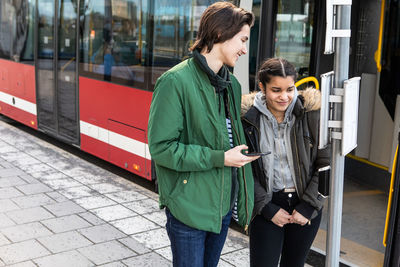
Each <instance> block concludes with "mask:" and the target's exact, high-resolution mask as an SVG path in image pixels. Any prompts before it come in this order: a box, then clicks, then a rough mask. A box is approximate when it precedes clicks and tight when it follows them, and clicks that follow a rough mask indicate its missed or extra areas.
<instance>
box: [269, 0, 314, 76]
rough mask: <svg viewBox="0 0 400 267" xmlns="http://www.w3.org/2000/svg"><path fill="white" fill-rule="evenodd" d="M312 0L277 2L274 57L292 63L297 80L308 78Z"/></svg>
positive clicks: (283, 0) (284, 0)
mask: <svg viewBox="0 0 400 267" xmlns="http://www.w3.org/2000/svg"><path fill="white" fill-rule="evenodd" d="M313 12H314V0H305V1H290V0H279V1H278V13H277V28H276V32H275V40H274V41H275V56H276V57H283V58H286V59H287V60H289V61H290V62H292V63H293V64H294V65H295V66H296V68H297V71H298V72H299V76H300V77H299V78H301V77H306V76H309V65H310V54H311V42H312V30H313V17H314V14H313Z"/></svg>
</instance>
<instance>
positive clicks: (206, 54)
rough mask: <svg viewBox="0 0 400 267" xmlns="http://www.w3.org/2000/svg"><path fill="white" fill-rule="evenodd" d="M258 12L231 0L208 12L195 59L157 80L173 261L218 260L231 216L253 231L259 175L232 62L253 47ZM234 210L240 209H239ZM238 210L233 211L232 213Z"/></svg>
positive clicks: (155, 119) (161, 181) (156, 153)
mask: <svg viewBox="0 0 400 267" xmlns="http://www.w3.org/2000/svg"><path fill="white" fill-rule="evenodd" d="M253 22H254V16H253V14H252V13H251V12H248V11H245V10H244V9H242V8H238V7H236V6H234V5H233V4H230V3H228V2H217V3H215V4H213V5H211V6H210V7H208V8H207V9H206V10H205V12H204V13H203V15H202V18H201V21H200V27H199V30H198V34H197V40H196V42H195V44H194V45H193V46H192V47H191V50H192V51H193V58H190V59H188V60H186V61H184V62H182V63H180V64H178V65H177V66H175V67H173V68H172V69H171V70H169V71H167V72H166V73H164V74H163V75H162V76H161V77H160V78H159V79H158V80H157V83H156V88H155V91H154V94H153V100H152V104H151V108H150V117H149V125H148V138H149V148H150V153H151V156H152V159H153V160H154V162H155V169H156V173H157V179H158V185H159V197H160V207H161V208H164V207H166V215H167V224H166V229H167V232H168V236H169V238H170V241H171V249H172V255H173V264H174V266H199V267H200V266H201V267H203V266H217V264H218V261H219V257H220V254H221V251H222V248H223V245H224V242H225V239H226V235H227V231H228V226H229V223H230V220H231V217H232V216H233V218H234V219H235V220H237V221H238V223H239V224H240V225H242V226H243V227H244V228H245V229H246V230H247V226H248V225H249V223H250V218H251V211H252V209H253V202H254V201H253V198H254V197H253V190H254V188H253V186H254V184H253V177H252V173H251V168H250V165H246V164H247V163H249V162H251V161H253V160H255V159H257V158H258V157H250V156H245V155H244V154H243V151H244V150H245V149H247V146H246V145H244V144H245V137H244V133H243V129H242V125H241V121H240V106H241V105H240V101H241V88H240V85H239V83H238V81H237V80H236V78H235V77H234V76H233V75H232V74H230V73H229V71H228V68H227V66H229V67H234V66H235V63H236V61H237V59H238V58H239V56H241V55H243V54H245V53H247V48H246V42H247V40H248V39H249V35H250V27H251V26H252V25H253ZM232 211H233V212H232ZM232 213H233V215H232Z"/></svg>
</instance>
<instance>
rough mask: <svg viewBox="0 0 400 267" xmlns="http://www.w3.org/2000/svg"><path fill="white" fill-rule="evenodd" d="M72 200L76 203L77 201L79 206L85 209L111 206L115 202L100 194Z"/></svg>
mask: <svg viewBox="0 0 400 267" xmlns="http://www.w3.org/2000/svg"><path fill="white" fill-rule="evenodd" d="M74 201H75V202H76V203H78V204H79V205H80V206H81V207H83V208H85V209H87V210H91V209H96V208H101V207H106V206H111V205H115V204H116V203H115V202H114V201H113V200H111V199H109V198H107V197H105V196H102V195H96V196H90V197H84V198H79V199H75V200H74Z"/></svg>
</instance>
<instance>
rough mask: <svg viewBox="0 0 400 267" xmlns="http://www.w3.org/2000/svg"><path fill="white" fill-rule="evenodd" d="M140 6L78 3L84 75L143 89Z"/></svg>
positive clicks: (126, 0)
mask: <svg viewBox="0 0 400 267" xmlns="http://www.w3.org/2000/svg"><path fill="white" fill-rule="evenodd" d="M142 2H145V1H142V0H102V1H100V0H86V1H85V0H81V13H80V14H81V22H80V24H81V32H80V34H81V35H82V36H81V38H80V63H81V71H83V73H84V74H85V75H87V76H89V77H94V78H97V79H102V80H106V81H112V82H116V83H119V84H123V85H129V86H136V87H139V88H142V89H146V88H144V87H145V86H144V82H145V78H144V77H145V69H144V66H143V63H144V61H143V60H142V53H143V50H144V49H145V45H144V43H143V40H144V39H143V37H142V36H140V35H143V33H145V24H146V23H145V20H143V17H142V16H143V13H146V12H145V10H143V6H142ZM144 8H145V6H144ZM82 15H83V16H82ZM140 26H141V28H140V30H139V27H140Z"/></svg>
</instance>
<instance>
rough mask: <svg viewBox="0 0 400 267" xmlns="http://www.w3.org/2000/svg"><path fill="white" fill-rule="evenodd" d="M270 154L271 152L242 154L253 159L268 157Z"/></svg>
mask: <svg viewBox="0 0 400 267" xmlns="http://www.w3.org/2000/svg"><path fill="white" fill-rule="evenodd" d="M269 154H271V151H268V152H249V153H247V154H244V155H245V156H249V157H254V156H261V157H262V156H265V155H269Z"/></svg>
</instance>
